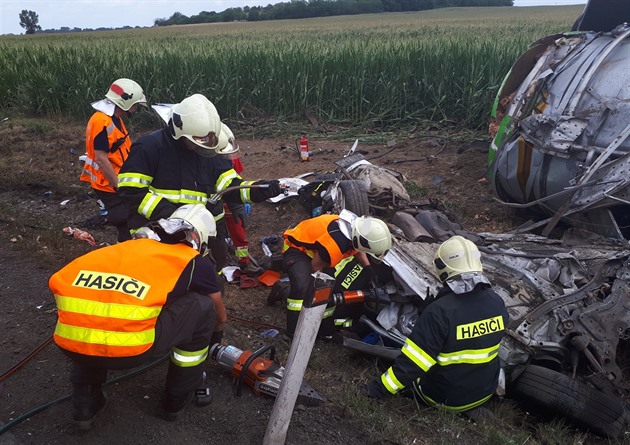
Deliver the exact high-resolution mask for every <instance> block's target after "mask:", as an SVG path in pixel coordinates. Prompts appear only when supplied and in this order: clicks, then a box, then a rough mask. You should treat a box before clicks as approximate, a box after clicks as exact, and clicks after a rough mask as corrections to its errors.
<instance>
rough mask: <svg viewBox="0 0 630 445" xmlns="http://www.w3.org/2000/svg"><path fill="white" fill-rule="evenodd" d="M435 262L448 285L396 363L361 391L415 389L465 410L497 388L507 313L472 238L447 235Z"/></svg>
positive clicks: (434, 401) (433, 401) (378, 393)
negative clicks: (500, 352) (486, 272)
mask: <svg viewBox="0 0 630 445" xmlns="http://www.w3.org/2000/svg"><path fill="white" fill-rule="evenodd" d="M434 265H435V270H436V275H437V277H438V278H439V280H440V281H441V282H442V283H444V288H443V289H442V290H441V291H440V292H439V294H438V297H437V300H436V301H434V302H432V303H431V304H429V305H428V306H427V307H426V308H425V309H424V310H423V311H422V312H421V313H420V315H419V316H418V318H417V320H416V322H415V323H414V327H413V330H412V332H411V334H410V335H409V337H407V339H406V340H405V344H404V345H403V347H402V349H401V354H400V355H399V356H398V358H396V360H395V361H394V363H393V364H392V366H391V367H390V368H389V369H388V370H387V371H386V372H385V373H383V374H382V375H381V378H380V379H377V380H374V381H372V382H371V383H370V384H368V385H366V386H365V387H364V388H363V390H364V392H365V395H367V396H368V397H371V398H377V399H380V398H384V397H387V396H389V395H392V394H396V393H399V392H401V391H404V390H407V389H409V388H414V389H415V390H416V391H417V392H418V393H419V394H420V396H421V397H422V398H423V399H424V401H425V402H426V403H427V404H428V405H431V406H436V405H439V406H442V407H443V408H445V409H447V410H449V411H454V412H464V411H468V410H471V409H474V408H476V407H479V406H481V405H483V404H484V403H485V402H486V401H487V400H488V399H490V397H492V394H493V393H494V391H495V390H496V387H497V382H498V375H499V357H498V351H499V345H500V342H501V338H502V337H503V334H504V332H505V328H506V327H507V324H508V321H509V316H508V313H507V310H506V309H505V304H504V302H503V300H502V299H501V297H500V296H499V295H497V294H496V293H495V292H494V291H492V290H491V288H490V283H489V282H488V280H487V278H486V277H485V275H484V274H483V267H482V264H481V254H480V252H479V250H478V249H477V246H475V244H473V243H472V242H471V241H469V240H467V239H465V238H463V237H461V236H454V237H452V238H450V239H448V240H447V241H445V242H444V243H442V244H441V245H440V247H439V248H438V249H437V251H436V253H435V258H434Z"/></svg>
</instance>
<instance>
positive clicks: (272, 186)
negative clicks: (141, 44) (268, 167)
mask: <svg viewBox="0 0 630 445" xmlns="http://www.w3.org/2000/svg"><path fill="white" fill-rule="evenodd" d="M256 183H257V184H261V185H262V184H267V185H268V186H269V187H267V188H263V189H260V190H261V191H262V192H263V194H264V195H265V196H266V197H267V198H273V197H274V196H278V195H279V194H281V193H282V188H281V187H280V181H278V180H277V179H274V180H271V181H256Z"/></svg>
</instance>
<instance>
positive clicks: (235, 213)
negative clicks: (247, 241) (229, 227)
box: [228, 203, 247, 228]
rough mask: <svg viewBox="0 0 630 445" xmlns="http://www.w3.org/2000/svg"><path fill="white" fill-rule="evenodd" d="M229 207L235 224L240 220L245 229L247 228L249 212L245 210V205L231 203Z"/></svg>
mask: <svg viewBox="0 0 630 445" xmlns="http://www.w3.org/2000/svg"><path fill="white" fill-rule="evenodd" d="M228 207H229V209H230V212H232V219H234V223H235V224H238V222H239V220H240V221H241V224H242V225H243V228H245V227H246V226H247V211H246V210H245V206H244V205H243V204H232V203H229V204H228Z"/></svg>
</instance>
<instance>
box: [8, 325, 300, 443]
mask: <svg viewBox="0 0 630 445" xmlns="http://www.w3.org/2000/svg"><path fill="white" fill-rule="evenodd" d="M228 318H230V319H232V320H235V321H240V322H242V323H250V324H254V325H258V326H262V327H266V328H273V329H276V330H278V331H279V332H283V333H284V334H287V335H290V334H289V331H287V330H286V329H283V328H280V327H277V326H274V325H270V324H266V323H260V322H257V321H251V320H246V319H244V318H238V317H233V316H228ZM52 341H53V337H52V336H51V337H50V338H49V339H47V340H46V341H45V342H44V343H42V344H41V345H39V346H38V347H37V348H36V349H35V350H34V351H33V352H31V353H30V354H29V355H28V356H26V357H25V358H24V359H23V360H22V361H20V362H19V363H18V364H16V365H15V366H13V367H12V368H11V369H9V370H8V371H7V372H5V373H4V374H2V375H1V376H0V382H1V381H2V380H4V379H5V378H7V377H9V376H10V375H11V374H13V373H14V372H15V371H17V370H18V369H19V368H20V367H21V366H23V365H24V364H25V363H26V362H28V361H29V360H30V359H32V358H33V357H34V356H35V355H37V354H38V353H39V352H40V351H41V350H42V349H44V348H45V347H46V346H48V345H49V344H50V343H52ZM168 356H169V355H168V354H167V355H165V356H164V357H162V358H160V359H158V360H156V361H154V362H152V363H149V364H148V365H145V366H142V367H140V368H138V369H136V370H135V371H132V372H130V373H128V374H125V375H122V376H120V377H116V378H115V379H113V380H110V381H108V382H105V385H104V386H108V385H111V384H113V383H118V382H120V381H123V380H126V379H128V378H131V377H135V376H136V375H138V374H141V373H143V372H144V371H147V370H149V369H151V368H153V367H155V366H157V365H158V364H160V363H161V362H162V361H164V360H166V359H167V358H168ZM71 397H72V396H71V395H67V396H63V397H60V398H58V399H55V400H51V401H50V402H47V403H45V404H43V405H40V406H37V407H35V408H32V409H31V410H29V411H27V412H26V413H24V414H21V415H20V416H18V417H16V418H15V419H13V420H11V421H9V422H7V423H5V424H3V425H0V435H2V434H4V433H5V432H7V431H8V430H10V429H11V428H13V427H14V426H15V425H17V424H19V423H21V422H23V421H24V420H26V419H27V418H29V417H31V416H34V415H35V414H38V413H40V412H42V411H45V410H47V409H48V408H50V407H51V406H54V405H57V404H59V403H62V402H65V401H66V400H68V399H70V398H71Z"/></svg>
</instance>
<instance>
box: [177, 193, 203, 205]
mask: <svg viewBox="0 0 630 445" xmlns="http://www.w3.org/2000/svg"><path fill="white" fill-rule="evenodd" d="M178 200H179V202H183V203H185V204H205V203H206V202H208V195H207V194H206V193H205V192H198V191H195V190H180V195H179V198H178ZM169 201H170V200H169Z"/></svg>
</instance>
